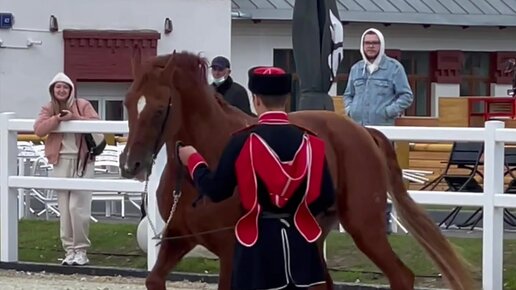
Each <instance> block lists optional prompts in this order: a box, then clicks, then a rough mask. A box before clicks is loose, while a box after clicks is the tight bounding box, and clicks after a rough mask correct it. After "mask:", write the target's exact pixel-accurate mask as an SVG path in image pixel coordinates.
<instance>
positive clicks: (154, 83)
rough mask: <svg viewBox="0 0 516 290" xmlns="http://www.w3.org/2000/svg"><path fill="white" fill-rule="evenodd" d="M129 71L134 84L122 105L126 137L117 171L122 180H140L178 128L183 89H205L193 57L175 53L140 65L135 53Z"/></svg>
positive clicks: (201, 65) (199, 62) (198, 60)
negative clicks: (125, 118) (124, 111)
mask: <svg viewBox="0 0 516 290" xmlns="http://www.w3.org/2000/svg"><path fill="white" fill-rule="evenodd" d="M132 67H133V78H134V80H133V83H132V85H131V87H130V89H129V91H128V92H127V94H126V97H125V102H124V105H125V107H126V109H127V113H128V119H129V120H128V122H129V136H128V139H127V144H126V146H125V149H124V152H123V153H122V156H121V159H120V160H121V162H120V167H121V172H122V176H124V177H126V178H134V177H137V178H138V179H142V178H143V177H144V176H142V175H143V174H147V175H148V174H150V170H151V168H152V163H153V160H154V158H155V157H156V155H157V154H158V152H159V150H160V149H161V147H162V146H163V144H164V143H165V142H166V140H168V139H169V138H174V137H175V136H176V135H177V134H178V132H179V130H180V128H181V126H182V125H181V124H182V114H183V110H182V108H183V104H182V103H183V100H184V97H183V98H181V96H182V95H184V92H183V91H184V86H192V87H193V88H195V87H197V90H198V88H199V87H202V85H206V86H207V81H206V73H205V72H206V63H205V62H203V60H202V59H201V58H199V57H197V56H195V55H191V54H186V53H175V51H174V53H172V54H169V55H163V56H158V57H153V58H150V59H149V60H147V61H145V62H144V63H142V61H141V54H140V53H139V52H137V53H135V56H133V61H132ZM192 93H193V92H192Z"/></svg>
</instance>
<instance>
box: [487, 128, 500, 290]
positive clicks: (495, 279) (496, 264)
mask: <svg viewBox="0 0 516 290" xmlns="http://www.w3.org/2000/svg"><path fill="white" fill-rule="evenodd" d="M499 128H504V123H503V122H501V121H487V122H486V123H485V129H486V132H485V139H484V142H485V144H484V145H485V151H484V221H483V223H484V225H483V243H482V286H483V289H491V290H502V289H503V210H504V208H496V207H495V203H494V201H495V194H502V193H503V191H504V190H503V184H504V181H503V170H504V151H505V150H504V143H502V142H496V139H495V135H496V129H499Z"/></svg>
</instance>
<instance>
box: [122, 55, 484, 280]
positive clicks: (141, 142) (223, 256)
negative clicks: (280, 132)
mask: <svg viewBox="0 0 516 290" xmlns="http://www.w3.org/2000/svg"><path fill="white" fill-rule="evenodd" d="M206 69H207V62H206V60H205V59H203V58H200V57H199V56H197V55H194V54H191V53H187V52H182V53H175V52H174V53H172V54H168V55H163V56H158V57H152V58H150V59H148V60H146V61H145V62H144V63H142V61H141V56H140V54H136V55H135V56H134V57H133V74H134V81H133V83H132V85H131V87H130V89H129V91H128V92H127V95H126V99H125V106H126V108H127V112H128V116H129V136H128V140H127V144H126V147H125V150H124V152H123V153H122V157H121V160H122V163H121V167H122V168H121V170H122V172H123V173H122V174H123V176H125V177H127V178H141V176H142V174H148V170H149V168H151V166H152V163H153V158H154V157H155V155H156V154H157V152H158V151H159V149H160V148H161V147H162V146H163V144H166V146H167V149H168V156H169V160H168V163H167V166H166V169H165V171H164V172H163V174H162V177H161V182H160V185H159V187H158V191H157V195H158V197H157V200H158V206H159V211H160V214H161V216H162V217H163V219H164V220H167V218H168V215H169V212H170V208H171V206H172V193H171V192H172V189H173V188H174V177H175V174H176V172H175V171H176V168H175V166H176V165H175V161H174V156H173V155H174V150H173V148H174V145H175V142H176V140H181V141H183V142H184V143H185V144H188V145H193V146H194V147H196V148H197V150H198V151H199V153H201V154H202V155H203V156H204V157H205V159H206V160H207V162H208V164H209V165H210V166H211V167H212V168H216V166H217V163H218V159H219V157H220V155H221V153H222V150H223V148H224V146H225V144H226V142H227V141H228V140H229V138H230V136H231V134H232V132H234V131H237V130H239V129H242V128H244V127H246V126H248V125H250V124H254V123H255V122H256V121H257V119H256V118H252V117H249V116H248V115H246V114H245V113H243V112H240V111H238V109H236V108H234V107H232V106H230V105H228V104H227V103H225V102H224V101H223V100H221V99H220V97H218V96H216V94H215V92H214V90H213V88H212V87H211V86H210V85H209V84H208V82H207V79H206ZM289 118H290V120H291V121H292V122H293V123H295V124H297V125H299V126H302V127H304V128H307V129H308V130H311V131H313V132H315V133H316V134H318V136H319V137H321V138H323V139H324V140H325V142H326V152H327V159H328V162H329V165H330V171H331V173H332V176H333V180H334V182H335V186H336V194H337V201H336V205H335V207H336V211H334V212H333V213H334V214H333V215H325V216H320V217H317V218H318V219H319V221H320V222H321V228H323V231H324V234H323V235H322V236H321V238H320V240H319V241H318V244H319V246H322V244H323V241H324V239H325V238H326V236H327V234H328V233H329V232H330V230H331V228H332V227H334V226H335V225H336V222H337V221H340V223H341V224H342V225H343V226H344V228H345V229H346V231H347V232H348V233H349V234H350V235H351V237H352V238H353V240H354V242H355V244H356V245H357V246H358V248H359V249H360V250H361V251H362V252H363V253H364V254H365V255H367V257H368V258H369V259H370V260H371V261H372V262H373V263H374V264H375V265H376V266H377V267H378V268H379V269H381V271H382V272H383V273H384V274H385V275H386V276H387V278H388V280H389V283H390V286H391V289H396V290H408V289H413V288H414V274H413V273H412V271H411V270H410V269H408V268H407V267H406V266H405V265H404V263H403V262H402V261H401V260H400V259H399V258H398V257H397V255H396V254H395V253H394V251H393V250H392V248H391V246H390V244H389V241H388V239H387V235H386V221H385V210H386V204H387V192H389V193H390V195H391V197H392V200H393V202H394V205H395V206H396V208H397V210H398V213H399V215H400V217H401V219H402V221H403V222H404V223H405V225H406V226H407V228H408V229H409V231H410V232H411V234H412V235H413V236H414V237H415V238H416V240H417V241H418V242H419V243H420V244H421V245H422V246H423V248H424V249H425V250H426V252H427V253H428V255H429V257H430V258H431V259H432V261H433V262H434V263H435V265H436V266H437V267H438V268H439V270H440V271H441V273H442V275H443V277H444V278H445V280H446V282H447V283H448V285H449V287H450V288H451V289H457V290H458V289H461V290H470V289H476V286H475V282H474V280H473V278H472V277H471V273H470V271H469V270H468V269H467V267H466V266H465V265H464V264H463V260H462V259H461V257H460V256H459V255H458V254H457V253H455V251H454V250H453V248H452V246H451V244H450V243H449V242H448V241H447V239H446V238H445V237H444V236H443V235H442V233H441V232H440V230H439V228H438V227H437V226H436V225H435V224H434V222H433V221H432V220H431V219H430V218H429V216H428V215H427V214H426V213H425V211H424V209H422V208H421V207H420V206H419V205H417V204H416V203H415V202H414V200H413V199H412V198H411V197H410V196H409V194H408V193H407V190H406V188H405V186H404V183H403V179H402V172H401V169H400V167H399V165H398V162H397V159H396V154H395V151H394V148H393V147H392V145H391V143H390V141H389V140H388V139H387V138H386V137H385V136H384V135H383V134H382V133H381V132H380V131H377V130H373V129H366V128H364V127H362V126H359V125H357V124H355V123H354V122H353V121H351V120H349V119H348V118H346V117H344V116H339V115H337V114H335V113H334V112H328V111H300V112H294V113H290V114H289ZM182 187H183V190H182V196H181V198H180V201H179V203H178V205H177V210H176V211H175V214H174V216H173V218H172V220H171V223H170V224H169V225H168V227H167V229H166V231H165V234H164V236H165V237H172V238H173V239H169V240H164V241H163V242H162V244H161V248H160V251H159V253H158V259H157V261H156V264H155V265H154V267H153V269H152V271H151V272H150V273H149V276H148V277H147V280H146V285H147V288H148V289H153V290H154V289H160V290H162V289H165V278H166V275H167V274H168V273H169V272H170V271H171V270H172V268H173V267H174V266H175V265H176V264H177V263H178V262H179V261H180V260H181V258H182V257H183V256H184V255H185V254H187V253H188V252H189V251H190V250H191V249H193V247H195V246H196V245H203V246H205V247H206V248H207V249H208V250H210V251H211V252H213V253H214V254H216V255H217V256H218V257H219V261H220V273H219V289H230V281H231V262H232V261H231V259H232V253H233V247H234V243H235V240H236V239H235V237H234V233H233V231H231V230H228V228H231V227H232V226H234V225H235V223H236V221H237V220H238V218H239V217H240V216H241V214H242V213H241V207H240V204H239V200H238V194H234V195H233V197H232V198H230V199H228V200H226V201H223V202H220V203H212V202H210V201H207V200H203V202H202V203H201V204H200V205H197V206H196V207H193V206H192V202H193V201H194V200H195V198H196V197H197V192H196V190H195V189H194V188H193V187H192V185H191V184H190V182H185V181H182ZM321 252H322V251H321ZM326 272H327V283H326V286H325V287H327V289H332V285H333V284H332V280H331V277H330V275H329V274H328V271H326Z"/></svg>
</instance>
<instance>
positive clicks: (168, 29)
mask: <svg viewBox="0 0 516 290" xmlns="http://www.w3.org/2000/svg"><path fill="white" fill-rule="evenodd" d="M164 29H165V34H169V33H170V32H172V30H174V27H173V26H172V20H170V18H168V17H167V18H165V25H164Z"/></svg>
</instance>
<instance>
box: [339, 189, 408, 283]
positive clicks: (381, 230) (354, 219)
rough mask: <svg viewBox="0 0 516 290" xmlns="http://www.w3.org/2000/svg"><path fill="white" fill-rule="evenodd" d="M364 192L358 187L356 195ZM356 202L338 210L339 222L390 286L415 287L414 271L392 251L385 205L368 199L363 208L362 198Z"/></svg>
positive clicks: (358, 195)
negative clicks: (368, 201)
mask: <svg viewBox="0 0 516 290" xmlns="http://www.w3.org/2000/svg"><path fill="white" fill-rule="evenodd" d="M363 193H364V192H363V191H362V193H361V192H360V190H358V191H357V198H360V194H363ZM363 197H365V196H363ZM365 199H367V198H365ZM366 202H367V201H366ZM358 203H359V204H353V203H352V202H350V204H349V207H347V208H346V210H345V211H340V221H341V223H342V224H343V226H344V228H345V229H346V231H347V232H348V233H349V234H350V235H351V237H352V238H353V240H354V241H355V244H356V245H357V247H358V248H359V249H360V250H361V251H362V252H363V253H364V254H365V255H366V256H367V257H369V259H370V260H371V261H373V262H374V264H375V265H376V266H377V267H378V268H379V269H380V270H382V272H383V273H384V274H385V275H386V276H387V278H388V279H389V282H390V285H391V289H393V290H412V289H414V274H413V273H412V271H411V270H410V269H408V268H407V267H406V266H405V265H404V264H403V262H402V261H401V260H400V259H399V258H398V256H397V255H396V253H394V251H393V249H392V247H391V245H390V244H389V240H388V239H387V234H386V220H385V206H386V205H385V204H383V206H382V205H380V204H379V203H374V202H372V201H371V202H370V203H369V204H368V205H367V207H366V204H364V201H363V200H362V201H359V202H358Z"/></svg>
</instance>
